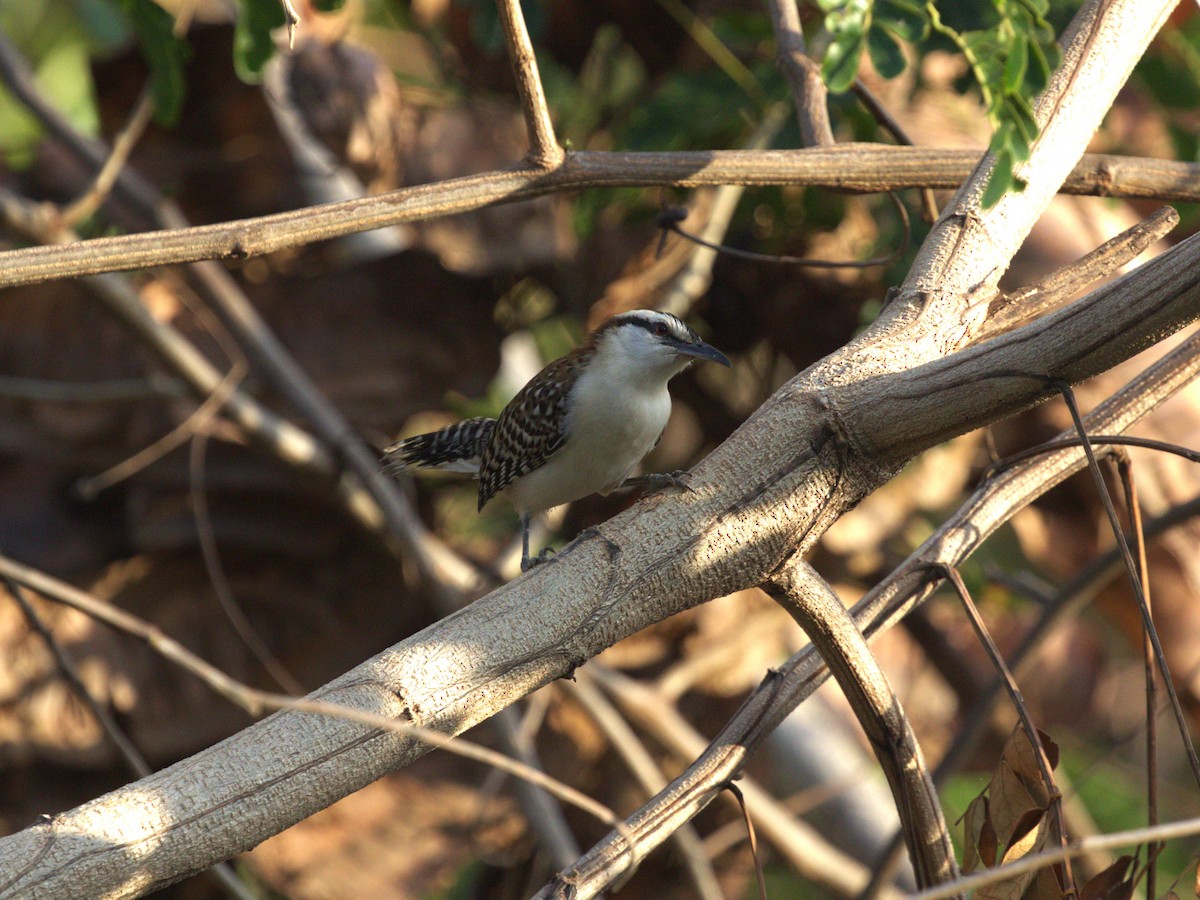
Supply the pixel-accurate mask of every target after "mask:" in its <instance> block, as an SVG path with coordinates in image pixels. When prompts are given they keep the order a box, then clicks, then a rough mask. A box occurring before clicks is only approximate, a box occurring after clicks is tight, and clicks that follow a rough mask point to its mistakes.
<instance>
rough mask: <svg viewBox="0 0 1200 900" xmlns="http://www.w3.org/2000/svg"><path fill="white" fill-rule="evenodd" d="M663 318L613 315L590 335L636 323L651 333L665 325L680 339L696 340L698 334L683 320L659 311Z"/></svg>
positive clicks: (593, 336)
mask: <svg viewBox="0 0 1200 900" xmlns="http://www.w3.org/2000/svg"><path fill="white" fill-rule="evenodd" d="M660 315H662V317H663V318H657V317H654V318H651V317H650V316H641V315H636V314H634V315H628V314H627V315H624V316H613V318H611V319H609V320H608V321H607V322H605V323H604V324H603V325H601V326H600V327H599V328H597V329H596V331H595V333H594V334H593V335H592V339H593V340H595V338H597V337H599V336H600V335H601V334H602V333H603V332H605V331H608V330H609V329H612V328H617V327H619V326H621V325H637V326H638V327H639V328H645V329H646V330H647V331H649V332H650V333H651V334H653V333H654V329H655V328H657V327H658V326H659V325H666V326H667V327H668V328H669V329H670V330H671V336H672V337H674V338H676V339H677V340H682V341H697V340H699V339H700V338H699V335H697V334H696V332H694V331H693V330H692V329H691V328H690V327H689V326H688V325H687V324H686V323H685V322H683V321H682V320H681V319H679V318H678V317H677V316H674V315H672V314H671V313H661V314H660Z"/></svg>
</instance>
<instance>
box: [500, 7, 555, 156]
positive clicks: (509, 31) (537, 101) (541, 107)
mask: <svg viewBox="0 0 1200 900" xmlns="http://www.w3.org/2000/svg"><path fill="white" fill-rule="evenodd" d="M496 5H497V7H498V8H499V10H500V23H501V25H503V27H504V40H505V43H506V44H507V45H508V56H509V60H510V61H511V62H512V70H513V77H514V78H515V79H516V82H517V94H518V96H520V98H521V109H522V111H523V112H524V113H525V128H526V130H527V131H528V132H529V153H528V154H526V156H525V159H527V160H528V161H529V162H530V163H531V164H532V165H534V166H536V167H537V168H539V169H553V168H554V167H555V166H557V165H558V164H559V163H561V162H562V161H563V158H564V157H565V155H566V154H564V153H563V149H562V147H560V146H559V145H558V139H557V138H556V137H555V136H554V123H553V122H551V121H550V107H549V106H548V105H547V104H546V91H545V89H544V88H543V87H542V79H541V76H540V75H539V74H538V65H537V57H536V56H535V55H534V53H533V43H532V42H531V41H530V40H529V29H528V28H526V27H525V14H524V13H523V12H522V11H521V2H520V0H497V2H496Z"/></svg>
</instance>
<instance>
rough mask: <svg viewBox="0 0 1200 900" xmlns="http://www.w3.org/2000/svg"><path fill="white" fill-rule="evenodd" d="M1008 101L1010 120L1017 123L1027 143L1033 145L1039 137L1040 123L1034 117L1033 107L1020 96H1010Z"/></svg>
mask: <svg viewBox="0 0 1200 900" xmlns="http://www.w3.org/2000/svg"><path fill="white" fill-rule="evenodd" d="M1007 100H1008V104H1007V106H1008V110H1009V116H1010V118H1011V119H1012V121H1013V122H1014V123H1016V126H1017V128H1019V129H1020V131H1021V134H1022V135H1023V136H1024V137H1025V140H1026V142H1027V143H1030V144H1032V143H1033V142H1034V141H1035V140H1037V136H1038V123H1037V119H1035V118H1034V117H1033V107H1031V106H1030V105H1029V101H1028V100H1026V99H1025V98H1024V97H1023V96H1021V95H1020V94H1010V95H1009V96H1008V98H1007Z"/></svg>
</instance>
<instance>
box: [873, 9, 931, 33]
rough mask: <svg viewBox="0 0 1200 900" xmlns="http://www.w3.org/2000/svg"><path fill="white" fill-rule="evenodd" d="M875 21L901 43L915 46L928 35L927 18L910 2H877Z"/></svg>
mask: <svg viewBox="0 0 1200 900" xmlns="http://www.w3.org/2000/svg"><path fill="white" fill-rule="evenodd" d="M874 16H875V21H876V22H878V23H879V24H880V25H882V26H883V27H884V28H886V29H888V30H889V31H890V32H892V34H894V35H896V37H898V38H900V40H902V41H908V42H909V43H913V44H915V43H916V42H917V41H922V40H924V39H925V38H926V37H927V36H928V35H929V18H928V16H926V15H925V14H924V12H923V11H922V9H921V7H920V6H919V5H918V4H916V3H913V2H911V0H879V2H878V3H876V4H875V12H874Z"/></svg>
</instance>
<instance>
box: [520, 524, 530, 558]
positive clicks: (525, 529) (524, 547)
mask: <svg viewBox="0 0 1200 900" xmlns="http://www.w3.org/2000/svg"><path fill="white" fill-rule="evenodd" d="M529 569H530V564H529V513H527V512H523V513H521V571H522V572H528V571H529Z"/></svg>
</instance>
